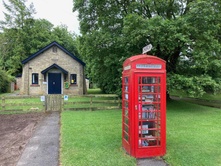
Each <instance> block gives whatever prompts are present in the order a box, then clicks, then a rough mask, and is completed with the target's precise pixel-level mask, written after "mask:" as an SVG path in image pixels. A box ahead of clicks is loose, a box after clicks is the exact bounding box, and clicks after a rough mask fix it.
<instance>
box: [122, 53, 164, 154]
mask: <svg viewBox="0 0 221 166" xmlns="http://www.w3.org/2000/svg"><path fill="white" fill-rule="evenodd" d="M122 144H123V148H124V149H125V150H126V152H127V153H128V154H130V155H131V156H134V157H136V158H146V157H154V156H163V155H164V154H165V153H166V63H165V61H164V60H162V59H160V58H158V57H156V56H150V55H144V54H142V55H136V56H132V57H130V58H128V59H126V60H125V61H124V63H123V76H122Z"/></svg>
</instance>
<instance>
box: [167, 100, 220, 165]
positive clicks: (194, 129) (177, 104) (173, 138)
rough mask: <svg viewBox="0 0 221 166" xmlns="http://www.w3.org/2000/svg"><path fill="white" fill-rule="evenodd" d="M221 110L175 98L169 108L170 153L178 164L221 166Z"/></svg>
mask: <svg viewBox="0 0 221 166" xmlns="http://www.w3.org/2000/svg"><path fill="white" fill-rule="evenodd" d="M220 147H221V110H220V109H215V108H210V107H204V106H199V105H195V104H190V103H186V102H182V101H171V102H169V103H168V107H167V155H166V156H165V159H166V161H167V162H168V163H170V164H171V165H175V166H185V165H186V166H202V165H205V166H207V165H209V166H217V165H221V149H220Z"/></svg>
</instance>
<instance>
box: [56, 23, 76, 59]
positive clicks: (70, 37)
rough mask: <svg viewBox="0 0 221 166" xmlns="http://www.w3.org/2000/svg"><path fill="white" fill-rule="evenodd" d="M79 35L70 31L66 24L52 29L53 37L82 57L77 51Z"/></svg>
mask: <svg viewBox="0 0 221 166" xmlns="http://www.w3.org/2000/svg"><path fill="white" fill-rule="evenodd" d="M76 38H77V35H76V34H75V33H71V32H69V31H68V29H67V26H66V25H61V26H58V27H55V28H54V29H53V31H52V39H53V40H55V41H57V42H58V43H59V44H61V45H63V46H64V47H65V48H66V49H67V50H68V51H70V52H71V53H73V54H74V55H75V56H77V57H78V58H80V55H79V53H78V51H77V48H76V47H77V43H76Z"/></svg>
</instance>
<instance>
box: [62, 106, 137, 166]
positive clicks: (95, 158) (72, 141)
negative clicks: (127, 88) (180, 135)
mask: <svg viewBox="0 0 221 166" xmlns="http://www.w3.org/2000/svg"><path fill="white" fill-rule="evenodd" d="M60 159H61V160H60V161H61V163H62V165H63V166H100V165H101V166H135V163H136V161H135V159H134V158H132V157H130V156H128V155H126V154H125V152H124V151H123V150H122V148H121V111H120V110H111V111H110V110H109V111H93V112H92V111H84V112H83V111H82V112H69V111H67V112H62V114H61V152H60Z"/></svg>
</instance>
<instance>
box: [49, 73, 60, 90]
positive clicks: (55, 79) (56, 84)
mask: <svg viewBox="0 0 221 166" xmlns="http://www.w3.org/2000/svg"><path fill="white" fill-rule="evenodd" d="M48 94H61V73H48Z"/></svg>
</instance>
